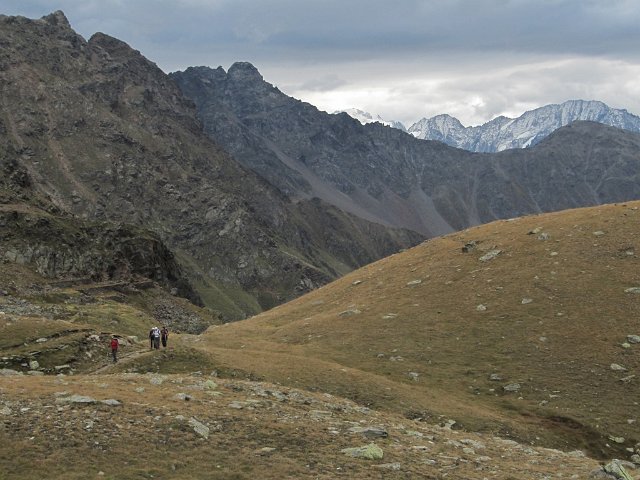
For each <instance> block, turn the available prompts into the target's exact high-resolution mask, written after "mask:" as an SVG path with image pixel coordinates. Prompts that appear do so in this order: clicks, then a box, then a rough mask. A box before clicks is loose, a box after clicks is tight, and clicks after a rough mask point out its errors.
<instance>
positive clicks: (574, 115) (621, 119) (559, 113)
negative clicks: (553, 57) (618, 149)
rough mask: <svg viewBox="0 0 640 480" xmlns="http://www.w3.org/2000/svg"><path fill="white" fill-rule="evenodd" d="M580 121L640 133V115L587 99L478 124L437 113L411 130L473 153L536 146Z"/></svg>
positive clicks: (420, 136)
mask: <svg viewBox="0 0 640 480" xmlns="http://www.w3.org/2000/svg"><path fill="white" fill-rule="evenodd" d="M579 120H588V121H593V122H598V123H602V124H605V125H609V126H612V127H616V128H621V129H624V130H629V131H631V132H640V117H637V116H635V115H633V114H631V113H629V112H627V111H626V110H621V109H615V108H611V107H609V106H607V105H606V104H604V103H602V102H599V101H585V100H569V101H566V102H564V103H561V104H552V105H545V106H544V107H540V108H536V109H535V110H530V111H528V112H525V113H523V114H522V115H521V116H519V117H517V118H508V117H504V116H501V117H496V118H494V119H493V120H491V121H489V122H487V123H485V124H483V125H480V126H476V127H465V126H463V125H462V123H460V121H459V120H458V119H456V118H455V117H452V116H450V115H446V114H444V115H437V116H435V117H431V118H423V119H421V120H419V121H418V122H416V123H414V124H413V125H411V127H409V129H408V132H409V133H411V134H412V135H413V136H415V137H416V138H420V139H422V140H439V141H441V142H444V143H446V144H447V145H451V146H453V147H458V148H463V149H465V150H469V151H472V152H500V151H502V150H507V149H510V148H525V147H530V146H532V145H535V144H537V143H539V142H540V141H541V140H542V139H543V138H545V137H547V136H548V135H549V134H551V133H552V132H553V131H555V130H557V129H558V128H560V127H563V126H565V125H568V124H570V123H572V122H575V121H579Z"/></svg>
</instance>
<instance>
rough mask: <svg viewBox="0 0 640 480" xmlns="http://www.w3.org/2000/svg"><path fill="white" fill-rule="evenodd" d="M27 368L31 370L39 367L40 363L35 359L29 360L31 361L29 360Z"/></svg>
mask: <svg viewBox="0 0 640 480" xmlns="http://www.w3.org/2000/svg"><path fill="white" fill-rule="evenodd" d="M29 368H30V369H31V370H37V369H38V368H40V364H39V363H38V361H37V360H31V361H30V362H29Z"/></svg>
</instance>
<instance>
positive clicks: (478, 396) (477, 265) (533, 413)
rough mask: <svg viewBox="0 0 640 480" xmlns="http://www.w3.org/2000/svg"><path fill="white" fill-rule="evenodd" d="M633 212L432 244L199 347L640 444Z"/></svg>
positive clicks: (485, 422)
mask: <svg viewBox="0 0 640 480" xmlns="http://www.w3.org/2000/svg"><path fill="white" fill-rule="evenodd" d="M639 205H640V204H639V203H638V202H630V203H627V204H620V205H610V206H603V207H595V208H586V209H579V210H572V211H566V212H560V213H554V214H548V215H540V216H530V217H525V218H521V219H515V220H508V221H499V222H495V223H492V224H488V225H484V226H480V227H476V228H472V229H469V230H466V231H463V232H460V233H455V234H452V235H448V236H446V237H443V238H438V239H434V240H432V241H429V242H425V243H423V244H422V245H420V246H418V247H416V248H413V249H411V250H409V251H407V252H404V253H401V254H397V255H393V256H391V257H388V258H386V259H383V260H381V261H379V262H376V263H374V264H371V265H369V266H367V267H365V268H362V269H360V270H358V271H356V272H353V273H351V274H349V275H347V276H346V277H344V278H342V279H340V280H338V281H336V282H334V283H332V284H330V285H327V286H325V287H323V288H321V289H319V290H317V291H315V292H312V293H310V294H309V295H306V296H305V297H302V298H300V299H297V300H295V301H293V302H291V303H288V304H286V305H283V306H280V307H278V308H275V309H273V310H271V311H269V312H266V313H264V314H262V315H259V316H257V317H254V318H252V319H250V320H248V321H244V322H240V323H236V324H231V325H226V326H223V327H217V328H212V329H210V330H209V332H208V333H207V334H206V338H205V339H204V340H203V342H202V343H201V345H206V349H207V351H209V352H211V353H212V354H213V355H214V357H215V358H217V360H218V361H219V362H221V363H223V364H225V365H234V366H235V367H237V368H241V369H243V370H246V371H249V372H252V373H253V374H255V375H258V376H260V377H262V378H265V379H267V380H270V381H277V382H282V383H285V384H290V385H296V386H301V387H304V388H310V389H317V390H321V391H329V392H332V393H335V394H339V395H344V396H346V397H350V398H354V399H357V400H359V401H363V402H365V403H367V404H371V405H375V406H378V407H383V408H387V409H391V410H394V411H398V412H402V413H404V414H406V415H422V416H424V417H426V418H429V419H432V420H433V419H435V420H436V421H437V420H438V419H441V417H440V416H444V417H451V418H453V419H456V420H457V421H458V422H459V423H460V424H461V425H462V426H463V427H465V428H470V429H480V430H490V431H493V432H496V433H500V434H502V435H507V436H509V435H513V436H515V437H517V438H524V439H526V440H527V441H531V442H532V443H543V444H552V445H557V446H564V447H568V448H570V447H581V448H586V449H589V450H590V451H592V452H593V453H594V454H596V455H602V456H606V455H608V454H609V453H610V452H612V451H621V450H622V448H623V447H632V446H633V445H634V444H635V442H637V441H638V440H640V438H637V431H636V428H635V425H634V422H635V420H636V419H637V415H638V411H640V410H639V407H638V399H639V398H640V388H639V387H638V380H637V378H635V377H631V378H628V377H630V376H631V375H635V374H637V372H638V370H639V367H640V360H639V355H640V345H633V344H631V345H629V346H628V348H625V347H624V346H623V344H624V343H625V342H627V336H628V335H637V334H639V332H640V323H639V322H638V318H639V317H640V295H638V294H634V293H630V292H631V291H626V290H628V289H630V288H633V287H637V286H640V273H639V272H640V270H639V269H638V267H639V266H640V262H639V260H638V255H637V253H640V244H639V243H638V242H639V235H640V222H639V221H640V211H639V210H638V207H639ZM467 244H469V246H468V247H467V250H468V251H467V252H464V251H463V247H464V246H465V245H467ZM497 251H499V253H497V255H496V256H495V257H494V258H492V259H489V260H485V261H483V260H481V257H483V256H484V255H486V254H487V253H489V252H497ZM614 363H615V364H619V365H621V366H622V367H623V368H624V369H625V370H624V371H615V370H612V368H611V365H612V364H614ZM614 368H615V367H614ZM491 375H493V378H494V379H496V380H492V379H491ZM516 383H517V384H519V388H518V387H512V388H514V389H516V390H517V391H515V392H508V391H507V390H505V389H504V387H506V386H508V385H510V384H516ZM611 436H612V437H623V438H624V441H623V442H622V443H615V442H612V441H611V440H610V439H609V437H611Z"/></svg>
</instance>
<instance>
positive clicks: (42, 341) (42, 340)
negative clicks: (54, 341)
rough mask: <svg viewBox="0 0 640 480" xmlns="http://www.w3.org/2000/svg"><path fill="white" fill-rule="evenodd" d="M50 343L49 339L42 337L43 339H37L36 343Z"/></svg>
mask: <svg viewBox="0 0 640 480" xmlns="http://www.w3.org/2000/svg"><path fill="white" fill-rule="evenodd" d="M48 341H49V339H48V338H44V337H42V338H39V339H37V340H36V343H44V342H48Z"/></svg>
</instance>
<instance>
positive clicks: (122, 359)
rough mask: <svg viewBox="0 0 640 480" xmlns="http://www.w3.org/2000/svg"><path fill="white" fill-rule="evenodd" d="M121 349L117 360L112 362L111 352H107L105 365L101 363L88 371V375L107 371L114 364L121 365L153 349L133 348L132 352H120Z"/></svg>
mask: <svg viewBox="0 0 640 480" xmlns="http://www.w3.org/2000/svg"><path fill="white" fill-rule="evenodd" d="M121 352H122V350H119V351H118V362H117V363H113V361H112V360H111V352H109V360H108V362H107V363H106V365H102V366H101V367H98V368H96V369H95V370H93V371H92V372H90V373H89V374H90V375H97V374H100V373H105V372H108V371H109V370H111V369H112V368H113V367H114V366H116V365H122V364H123V363H124V364H128V363H131V362H132V361H133V360H135V359H137V358H139V357H141V356H143V355H145V354H148V353H153V351H150V350H147V349H141V350H134V351H132V352H127V353H121Z"/></svg>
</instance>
